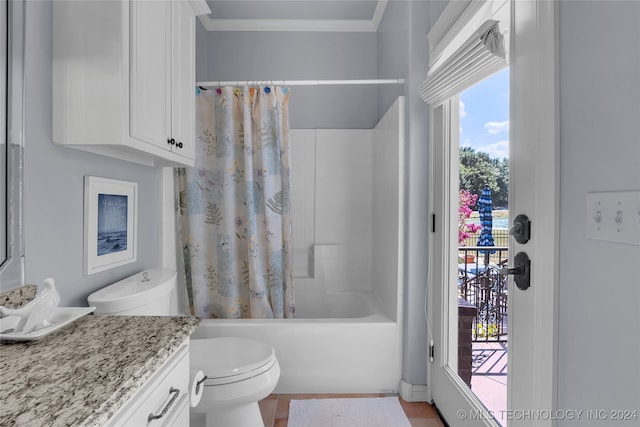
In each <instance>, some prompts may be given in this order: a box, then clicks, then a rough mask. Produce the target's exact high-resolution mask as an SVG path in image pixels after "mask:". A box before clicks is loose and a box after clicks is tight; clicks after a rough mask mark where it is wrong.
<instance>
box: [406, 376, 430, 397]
mask: <svg viewBox="0 0 640 427" xmlns="http://www.w3.org/2000/svg"><path fill="white" fill-rule="evenodd" d="M400 397H401V398H402V400H404V401H405V402H428V401H429V394H428V393H427V386H426V385H425V384H410V383H408V382H406V381H404V380H402V381H400Z"/></svg>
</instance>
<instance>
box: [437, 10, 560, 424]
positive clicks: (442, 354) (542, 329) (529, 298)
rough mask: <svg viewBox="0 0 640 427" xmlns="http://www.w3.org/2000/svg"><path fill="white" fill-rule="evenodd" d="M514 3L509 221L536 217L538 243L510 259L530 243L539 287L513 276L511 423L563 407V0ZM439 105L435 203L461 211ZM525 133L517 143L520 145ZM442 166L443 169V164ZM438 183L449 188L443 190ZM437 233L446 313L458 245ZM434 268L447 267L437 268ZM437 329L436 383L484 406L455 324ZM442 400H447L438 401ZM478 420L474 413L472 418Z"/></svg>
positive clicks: (443, 223)
mask: <svg viewBox="0 0 640 427" xmlns="http://www.w3.org/2000/svg"><path fill="white" fill-rule="evenodd" d="M510 2H511V25H510V28H511V31H510V35H509V37H510V39H509V42H510V49H509V52H510V55H509V65H510V79H511V81H510V86H511V88H510V93H511V95H510V97H511V107H510V110H511V112H510V123H511V126H510V159H511V161H512V164H515V165H517V166H516V167H514V168H513V170H515V171H516V172H515V173H513V172H512V173H511V175H510V191H509V193H510V194H509V199H510V206H514V208H510V209H509V215H510V222H512V221H513V218H514V217H515V215H516V214H519V213H526V214H528V215H529V217H531V218H532V219H534V224H533V227H532V239H531V241H530V242H529V243H528V244H527V245H526V246H522V245H519V244H518V243H516V242H515V241H513V242H512V243H511V245H510V258H511V264H513V261H512V260H513V256H514V254H515V253H517V252H519V251H521V250H526V251H527V252H528V253H529V256H530V257H531V259H532V266H531V270H532V272H531V275H532V286H531V288H530V289H528V290H526V291H519V290H517V289H515V288H514V286H513V281H512V280H511V279H510V281H509V298H510V299H509V314H508V316H509V322H510V325H509V329H510V330H509V353H510V357H509V358H508V368H507V369H508V372H509V376H508V383H507V394H508V396H507V412H506V413H505V414H495V415H496V416H497V417H499V418H501V421H505V420H506V421H507V422H508V425H509V426H510V427H511V426H528V425H536V426H555V425H556V421H555V420H553V418H554V417H553V416H549V417H545V414H553V413H555V411H556V410H557V372H558V368H557V363H558V281H559V261H558V253H559V240H558V236H559V176H560V175H559V159H560V154H559V102H558V95H559V94H558V92H559V91H558V60H557V55H558V4H557V2H556V1H554V0H510ZM438 105H442V104H438ZM438 105H436V107H437V106H438ZM449 109H450V108H449ZM433 112H434V109H433V108H430V142H429V145H430V151H429V156H430V164H431V168H430V169H431V174H432V175H431V179H430V181H429V194H430V205H431V212H435V210H436V209H435V208H436V207H437V206H436V205H434V203H435V202H438V203H440V204H441V205H440V207H439V209H442V207H443V206H444V207H446V209H447V210H449V211H450V212H456V211H457V210H453V211H452V209H453V208H452V207H451V199H452V197H450V194H451V193H450V191H446V190H447V186H448V185H449V184H448V183H449V182H450V180H451V170H450V166H449V165H450V162H446V159H447V158H450V156H451V152H450V151H448V152H447V149H446V148H445V150H444V153H443V152H442V147H439V148H438V147H434V144H435V140H436V136H442V135H435V132H436V130H435V129H434V122H435V119H434V117H433ZM454 114H455V113H454ZM440 120H443V118H440ZM444 120H445V121H446V120H450V118H449V119H447V118H444ZM516 140H517V141H518V145H517V146H516V145H515V144H514V141H516ZM437 149H439V150H441V151H440V152H438V151H437ZM436 162H438V165H436V164H435V163H436ZM440 162H442V163H440ZM441 166H442V167H443V169H440V170H436V169H437V168H438V167H441ZM436 173H439V174H441V175H440V176H439V178H440V180H438V179H434V174H436ZM441 183H444V184H441ZM438 185H444V186H440V187H439V188H436V186H438ZM516 187H517V188H518V191H516ZM516 210H517V212H516ZM438 222H439V223H438ZM439 227H442V229H450V228H451V227H450V223H449V218H444V217H443V216H442V215H441V218H439V219H438V220H436V224H435V226H434V229H436V228H439ZM436 238H437V237H436V235H435V233H432V235H431V238H430V241H431V244H430V247H429V254H430V256H429V258H430V261H431V262H430V268H429V270H430V271H429V284H428V292H429V296H430V298H429V301H428V304H429V315H430V316H433V313H434V310H433V308H434V307H440V309H439V310H438V312H441V311H442V309H443V308H444V309H446V310H445V312H447V311H448V310H451V307H448V308H447V304H448V305H451V301H446V300H445V298H446V295H447V293H446V292H444V293H443V292H442V288H443V286H442V283H443V282H442V281H441V279H443V277H442V273H443V272H444V271H445V270H446V268H447V267H446V266H445V265H444V263H443V262H442V259H441V258H439V259H437V260H436V259H435V258H438V257H437V254H443V253H448V252H449V249H450V247H447V246H448V245H449V246H450V244H451V243H450V242H448V240H447V239H446V238H442V237H440V242H439V243H438V242H435V243H434V240H435V239H436ZM449 240H450V239H449ZM447 242H448V243H447ZM438 244H439V245H438ZM434 269H439V271H435V272H434ZM449 274H451V273H450V272H449ZM446 276H447V274H445V277H444V278H445V279H446ZM447 283H449V282H448V281H447ZM438 287H439V288H438ZM434 320H435V319H433V318H431V319H430V324H431V325H435V324H436V322H434ZM430 335H431V336H430V337H429V338H430V339H431V340H434V339H435V341H436V348H435V351H434V353H433V354H434V356H435V357H434V359H435V364H433V365H432V364H431V363H429V364H428V367H427V370H428V382H429V390H430V391H431V394H432V393H433V391H434V387H452V388H451V390H452V392H454V393H457V394H458V396H460V397H461V398H462V399H463V402H464V403H465V405H470V406H471V407H472V408H475V409H479V408H480V406H479V405H478V399H477V398H476V397H475V395H473V393H471V391H470V390H468V388H466V386H465V385H464V383H462V381H461V380H460V379H459V377H457V375H455V372H454V371H453V369H451V368H450V367H449V366H446V365H447V363H445V362H446V361H447V360H448V354H447V351H448V349H446V348H444V347H447V345H446V343H449V344H453V343H454V341H455V337H452V336H451V335H452V334H450V332H449V330H448V320H446V319H445V320H444V321H442V322H437V327H435V328H434V330H433V331H430ZM445 340H446V341H445ZM432 342H433V341H432ZM433 369H444V371H443V372H444V376H445V377H448V378H449V380H447V384H446V385H444V386H443V385H442V384H438V383H437V382H436V383H434V375H433ZM436 394H437V393H436ZM435 403H436V405H438V406H440V404H439V403H438V402H435ZM460 409H465V408H460ZM536 410H537V411H539V412H535V413H533V414H534V415H535V414H536V413H537V414H539V415H540V416H539V417H537V418H536V417H534V416H526V417H524V416H519V414H522V413H523V412H522V411H536ZM448 412H449V417H450V418H451V419H450V420H449V421H450V422H454V421H456V423H460V422H461V421H462V420H460V418H458V419H457V420H456V419H454V418H453V417H455V416H456V415H455V414H454V413H453V412H452V410H451V409H449V410H448ZM452 414H453V415H452ZM444 415H447V414H446V413H445V414H444ZM478 418H481V419H477V420H476V422H475V424H476V425H494V422H493V421H492V420H491V418H490V417H478ZM470 422H471V420H468V419H467V420H465V424H468V423H470Z"/></svg>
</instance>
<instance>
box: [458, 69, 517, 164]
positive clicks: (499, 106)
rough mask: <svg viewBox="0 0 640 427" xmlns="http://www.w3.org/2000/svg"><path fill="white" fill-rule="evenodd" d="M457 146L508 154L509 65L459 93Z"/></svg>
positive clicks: (503, 155)
mask: <svg viewBox="0 0 640 427" xmlns="http://www.w3.org/2000/svg"><path fill="white" fill-rule="evenodd" d="M460 146H461V147H471V148H473V149H475V150H476V151H479V152H484V153H487V154H489V156H491V157H492V158H498V159H502V158H504V157H509V69H508V68H506V69H504V70H502V71H500V72H498V73H496V74H494V75H493V76H491V77H489V78H487V79H485V80H483V81H481V82H480V83H478V84H476V85H475V86H472V87H470V88H469V89H467V90H466V91H464V92H462V93H461V94H460Z"/></svg>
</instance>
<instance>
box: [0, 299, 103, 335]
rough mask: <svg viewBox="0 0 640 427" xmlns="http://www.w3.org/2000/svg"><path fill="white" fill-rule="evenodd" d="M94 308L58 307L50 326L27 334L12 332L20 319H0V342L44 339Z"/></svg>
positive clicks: (16, 317)
mask: <svg viewBox="0 0 640 427" xmlns="http://www.w3.org/2000/svg"><path fill="white" fill-rule="evenodd" d="M95 309H96V308H95V307H58V309H57V310H56V311H55V313H53V316H51V319H50V320H49V321H50V322H51V325H50V326H46V327H44V328H40V329H36V330H35V331H31V332H29V333H26V334H24V333H22V332H18V333H16V332H13V328H15V327H16V325H17V324H18V322H19V321H20V318H19V317H18V316H7V317H4V318H2V319H0V340H5V341H35V340H39V339H40V338H42V337H45V336H47V335H49V334H51V333H53V332H55V331H57V330H58V329H60V328H62V327H64V326H66V325H68V324H69V323H71V322H73V321H75V320H77V319H79V318H81V317H82V316H84V315H86V314H89V313H91V312H92V311H93V310H95Z"/></svg>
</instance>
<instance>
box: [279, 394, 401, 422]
mask: <svg viewBox="0 0 640 427" xmlns="http://www.w3.org/2000/svg"><path fill="white" fill-rule="evenodd" d="M287 427H411V424H410V423H409V419H408V418H407V416H406V415H405V413H404V411H403V410H402V406H400V402H399V401H398V398H397V397H366V398H348V399H301V400H291V403H290V404H289V422H288V423H287Z"/></svg>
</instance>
